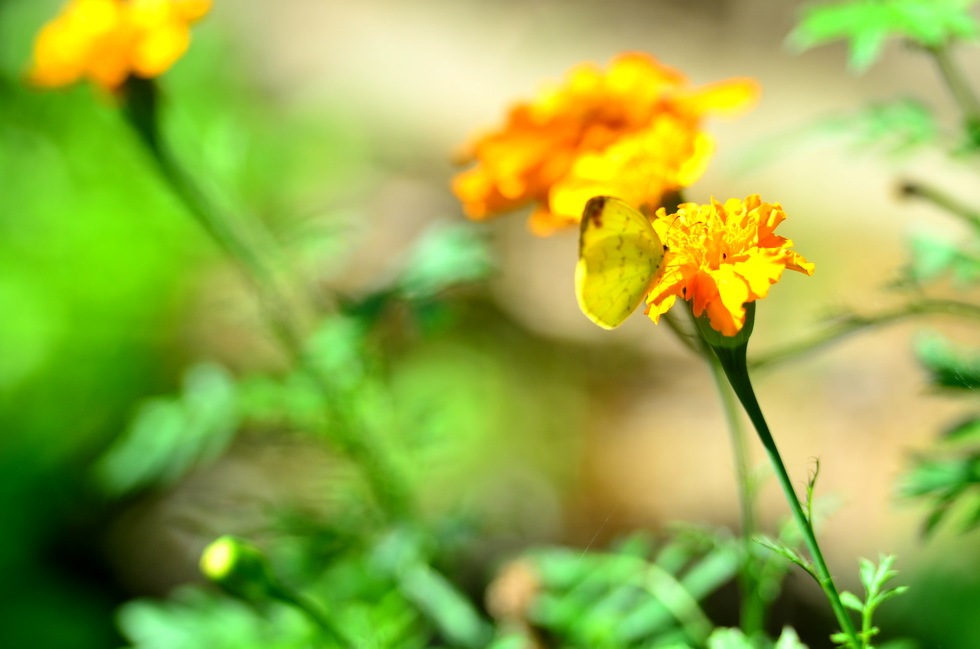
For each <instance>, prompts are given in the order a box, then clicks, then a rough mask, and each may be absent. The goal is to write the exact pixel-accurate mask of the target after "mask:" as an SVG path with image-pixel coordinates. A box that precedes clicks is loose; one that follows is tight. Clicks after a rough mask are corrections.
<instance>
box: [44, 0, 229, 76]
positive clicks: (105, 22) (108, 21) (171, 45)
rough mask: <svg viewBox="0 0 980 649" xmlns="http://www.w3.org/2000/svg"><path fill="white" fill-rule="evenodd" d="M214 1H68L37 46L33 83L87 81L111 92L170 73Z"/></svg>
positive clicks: (46, 27)
mask: <svg viewBox="0 0 980 649" xmlns="http://www.w3.org/2000/svg"><path fill="white" fill-rule="evenodd" d="M210 9H211V0H128V1H126V0H70V2H69V3H68V4H67V5H66V6H65V8H64V9H63V10H62V12H61V14H59V15H58V16H57V17H56V18H55V19H54V20H52V21H51V22H49V23H48V24H46V25H45V26H44V28H42V29H41V32H40V33H39V34H38V37H37V40H36V41H35V43H34V60H33V65H32V66H31V70H30V73H29V78H30V81H31V82H32V83H33V84H35V85H38V86H42V87H46V88H54V87H58V86H65V85H68V84H71V83H75V82H76V81H80V80H82V79H89V80H91V81H94V82H95V83H97V84H98V85H100V86H102V87H103V88H105V89H107V90H113V89H115V88H118V87H119V86H120V85H122V83H123V82H124V81H126V79H127V78H128V77H129V76H131V75H135V76H138V77H144V78H150V77H155V76H157V75H160V74H163V73H164V72H166V71H167V70H168V69H169V68H170V66H171V65H173V64H174V62H175V61H177V59H179V58H180V57H181V56H182V55H183V54H184V52H185V51H186V50H187V47H188V45H189V44H190V24H191V23H193V22H194V21H196V20H197V19H199V18H201V17H202V16H203V15H204V14H206V13H207V12H208V11H209V10H210Z"/></svg>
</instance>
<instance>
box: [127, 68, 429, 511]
mask: <svg viewBox="0 0 980 649" xmlns="http://www.w3.org/2000/svg"><path fill="white" fill-rule="evenodd" d="M123 112H124V114H125V116H126V121H127V122H128V123H129V125H130V126H131V127H132V128H133V130H134V132H135V133H136V135H137V136H138V139H139V141H140V143H141V144H142V145H143V147H144V149H145V150H146V152H147V153H148V154H149V157H150V159H151V160H152V162H153V163H154V165H155V166H156V168H157V170H158V171H159V172H160V175H161V177H162V178H163V179H164V180H165V181H166V183H167V185H168V186H169V187H170V189H171V190H172V191H173V192H174V194H175V195H176V196H177V198H179V199H180V201H181V202H182V203H183V204H184V206H185V207H186V208H187V210H188V212H189V213H190V214H191V216H193V218H194V219H195V221H197V223H198V224H199V225H200V226H201V227H202V228H203V229H204V231H205V232H206V233H207V234H208V236H209V237H210V238H211V239H212V240H213V241H214V242H215V243H216V244H217V245H218V247H219V248H221V249H222V250H223V251H224V252H225V253H226V254H227V255H228V257H229V258H231V259H232V261H233V262H234V263H235V264H236V265H237V266H238V268H239V270H240V271H241V274H242V275H243V277H244V278H245V279H246V281H247V282H248V283H249V284H250V285H251V286H252V288H253V289H254V292H255V294H256V296H257V298H258V300H259V303H260V306H261V308H262V313H263V316H264V317H265V318H266V320H267V321H268V323H269V326H270V328H271V329H272V331H273V333H274V334H275V335H276V337H277V338H278V340H279V342H280V344H281V345H282V347H283V349H284V350H285V351H286V353H287V354H288V355H289V356H290V357H291V359H292V360H293V362H294V363H296V364H297V366H299V367H301V368H302V369H303V370H305V372H306V373H307V375H308V376H309V377H310V379H311V380H312V381H313V382H314V383H315V384H316V386H317V388H318V389H319V391H320V392H321V394H322V395H323V397H324V398H325V400H326V402H327V405H328V407H330V409H331V411H332V412H333V413H334V414H335V417H336V419H337V420H338V421H337V425H336V426H334V427H333V428H332V429H331V433H332V435H333V438H334V441H335V442H337V443H338V445H339V446H340V450H341V451H342V452H343V453H345V454H347V455H348V456H349V457H350V458H351V459H352V460H354V462H356V463H357V465H358V466H359V467H360V468H361V470H362V471H363V472H364V475H365V478H366V480H367V482H368V486H369V487H370V489H371V490H372V492H373V494H374V496H375V498H376V499H377V501H378V503H379V505H380V506H381V507H382V509H383V510H384V511H385V513H386V514H388V515H391V516H395V517H398V518H402V517H406V516H407V515H408V514H409V512H410V511H411V504H410V502H409V496H408V494H409V489H408V488H407V485H406V484H405V478H404V476H402V474H401V472H400V471H398V470H397V467H396V466H395V465H394V462H393V461H392V460H391V458H390V457H388V455H387V454H386V453H384V452H383V445H382V443H381V440H379V439H377V437H376V436H375V435H374V434H373V433H372V431H370V430H366V429H365V427H364V426H358V425H356V424H354V423H353V422H352V421H351V415H350V414H349V413H348V411H347V408H346V407H345V404H344V403H341V402H340V399H339V398H338V395H337V394H336V393H335V390H334V389H333V388H332V387H331V384H330V381H329V380H328V377H326V376H325V375H324V374H323V372H322V370H321V369H320V368H319V367H318V366H317V365H316V364H315V363H314V362H311V360H310V359H309V358H308V357H307V354H306V351H305V349H304V346H303V336H302V335H301V333H300V332H301V327H300V325H299V322H300V319H299V317H298V316H297V314H296V313H295V310H294V309H293V307H292V305H291V303H290V302H289V301H288V300H287V299H286V298H285V297H284V294H283V293H282V291H281V290H280V288H279V286H278V283H277V281H276V279H275V275H274V273H273V272H272V271H271V269H269V267H268V266H267V265H266V264H265V262H264V260H263V257H262V255H261V254H260V253H259V251H258V249H257V248H258V247H257V246H256V245H255V244H254V243H253V242H252V241H251V240H250V239H249V237H247V236H245V233H244V232H242V231H241V230H240V229H239V228H237V227H236V226H235V223H234V220H233V219H231V218H228V217H227V215H225V214H223V213H222V212H221V211H220V210H218V209H216V208H215V207H214V206H213V205H212V204H211V202H210V201H209V200H208V199H207V197H206V196H205V194H204V193H203V192H202V191H201V190H200V188H199V187H198V185H197V184H196V183H195V182H194V181H193V179H192V177H191V176H190V175H189V174H188V173H186V172H185V171H184V170H183V168H182V167H181V166H180V164H179V163H178V162H177V159H176V158H175V156H174V155H173V154H172V153H171V151H170V149H169V148H168V147H167V145H166V142H165V141H164V139H163V138H162V137H161V134H160V130H159V122H158V114H157V87H156V85H155V83H154V82H153V80H152V79H140V78H136V77H130V78H129V80H127V82H126V85H125V86H124V89H123Z"/></svg>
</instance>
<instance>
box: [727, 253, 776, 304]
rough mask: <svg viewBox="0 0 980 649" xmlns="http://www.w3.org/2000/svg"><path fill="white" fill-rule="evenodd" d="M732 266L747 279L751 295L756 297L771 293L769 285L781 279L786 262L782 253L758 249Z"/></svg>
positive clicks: (737, 273)
mask: <svg viewBox="0 0 980 649" xmlns="http://www.w3.org/2000/svg"><path fill="white" fill-rule="evenodd" d="M731 268H732V271H733V272H734V273H735V274H736V275H738V276H739V277H741V278H742V279H744V280H745V283H746V285H747V286H748V290H749V293H750V297H751V298H752V299H756V298H764V297H766V295H768V294H769V287H770V286H772V285H773V284H775V283H776V282H778V281H779V278H780V276H781V275H782V274H783V269H785V268H786V264H785V261H784V258H783V255H782V253H780V252H776V253H772V252H769V251H763V250H758V251H755V252H753V253H752V254H749V255H746V256H745V259H744V260H742V261H736V262H734V263H733V264H732V266H731Z"/></svg>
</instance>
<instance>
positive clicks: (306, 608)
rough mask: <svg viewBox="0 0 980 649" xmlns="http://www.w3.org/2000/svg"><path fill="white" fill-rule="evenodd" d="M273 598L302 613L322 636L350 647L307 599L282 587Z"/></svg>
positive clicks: (323, 614) (322, 613)
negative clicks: (317, 628) (321, 632)
mask: <svg viewBox="0 0 980 649" xmlns="http://www.w3.org/2000/svg"><path fill="white" fill-rule="evenodd" d="M273 597H275V598H276V599H278V600H279V601H280V602H283V603H284V604H288V605H290V606H292V607H293V608H295V609H296V610H298V611H300V612H301V613H303V614H304V615H305V616H306V617H307V619H309V620H310V621H311V622H313V623H314V624H315V625H316V626H317V627H319V628H320V630H321V631H323V634H324V635H325V636H326V637H328V638H330V639H331V640H333V641H334V642H335V643H336V644H338V645H340V646H341V647H350V646H352V645H351V644H350V643H349V642H347V639H346V638H345V637H344V634H343V633H341V631H340V629H339V628H337V626H336V625H335V624H334V623H333V622H332V621H331V620H330V618H329V617H327V615H326V614H325V613H324V612H323V611H322V610H321V609H320V607H319V606H317V605H316V604H315V603H314V602H313V601H312V600H311V599H310V598H309V597H306V596H304V595H302V594H300V593H297V592H294V591H292V590H289V589H287V588H285V587H283V586H279V588H278V590H277V592H275V593H274V594H273Z"/></svg>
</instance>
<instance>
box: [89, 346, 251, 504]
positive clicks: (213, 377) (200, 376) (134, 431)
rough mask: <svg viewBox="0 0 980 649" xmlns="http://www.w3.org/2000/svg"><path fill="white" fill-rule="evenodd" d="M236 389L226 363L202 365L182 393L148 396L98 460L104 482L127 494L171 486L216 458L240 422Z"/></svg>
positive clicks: (99, 475) (97, 474)
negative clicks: (202, 464)
mask: <svg viewBox="0 0 980 649" xmlns="http://www.w3.org/2000/svg"><path fill="white" fill-rule="evenodd" d="M238 421H239V413H238V406H237V403H236V387H235V384H234V381H233V380H232V378H231V376H230V375H229V374H228V373H227V372H226V371H225V370H224V369H223V368H221V367H219V366H217V365H211V364H202V365H197V366H194V367H192V368H190V369H189V370H188V371H187V373H186V374H185V375H184V381H183V386H182V389H181V391H180V393H178V394H176V395H173V396H168V397H158V398H154V399H149V400H147V401H146V402H144V403H143V404H142V405H141V406H140V408H139V409H138V410H137V412H136V415H135V416H134V417H133V419H132V420H131V421H130V423H129V426H128V427H127V428H126V430H125V431H124V432H123V434H122V435H120V436H119V438H117V439H116V440H115V441H114V442H113V444H112V445H111V446H110V447H109V449H108V450H107V451H106V452H105V454H104V455H103V456H102V457H101V458H100V459H99V460H98V462H97V463H96V464H95V466H94V468H93V471H94V474H95V478H96V480H97V481H98V482H99V484H100V486H101V487H102V488H103V489H104V490H105V491H106V492H107V493H109V494H112V495H122V494H125V493H128V492H131V491H133V490H136V489H140V488H145V487H148V486H151V485H158V484H160V485H167V484H172V483H173V482H174V481H176V480H177V479H178V478H180V477H181V476H182V475H184V474H185V473H186V472H187V471H188V470H189V469H190V468H191V467H193V466H195V465H197V464H199V463H202V462H207V461H210V460H212V459H214V458H215V457H217V456H218V455H219V454H220V453H221V451H222V450H223V449H224V448H226V447H227V445H228V444H229V443H230V441H231V439H232V436H233V435H234V433H235V430H236V428H237V426H238Z"/></svg>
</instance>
